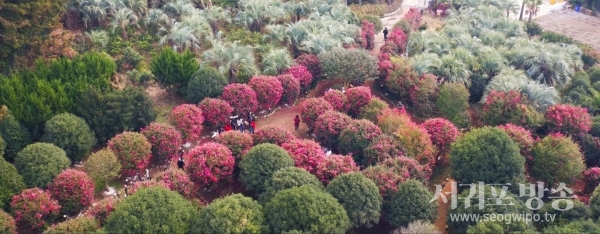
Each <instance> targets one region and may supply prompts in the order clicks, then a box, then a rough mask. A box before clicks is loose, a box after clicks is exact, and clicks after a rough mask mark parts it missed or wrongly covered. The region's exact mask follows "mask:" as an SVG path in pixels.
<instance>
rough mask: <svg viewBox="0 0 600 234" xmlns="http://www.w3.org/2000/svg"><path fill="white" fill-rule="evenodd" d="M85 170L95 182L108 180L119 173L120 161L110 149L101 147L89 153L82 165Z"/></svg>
mask: <svg viewBox="0 0 600 234" xmlns="http://www.w3.org/2000/svg"><path fill="white" fill-rule="evenodd" d="M83 169H84V170H85V172H86V173H87V174H88V175H90V177H92V178H93V179H94V180H96V181H97V182H100V183H102V182H105V183H106V182H108V181H110V180H112V179H115V178H117V177H118V176H119V173H121V163H120V162H119V159H118V158H117V156H116V155H115V153H113V152H112V151H110V150H108V149H103V150H100V151H98V152H95V153H93V154H92V155H90V157H89V158H88V160H87V161H86V162H85V164H84V165H83Z"/></svg>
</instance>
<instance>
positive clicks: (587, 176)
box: [583, 167, 600, 192]
mask: <svg viewBox="0 0 600 234" xmlns="http://www.w3.org/2000/svg"><path fill="white" fill-rule="evenodd" d="M583 181H585V187H586V192H593V191H594V189H596V187H598V185H599V184H600V167H592V168H590V169H587V170H586V171H584V172H583Z"/></svg>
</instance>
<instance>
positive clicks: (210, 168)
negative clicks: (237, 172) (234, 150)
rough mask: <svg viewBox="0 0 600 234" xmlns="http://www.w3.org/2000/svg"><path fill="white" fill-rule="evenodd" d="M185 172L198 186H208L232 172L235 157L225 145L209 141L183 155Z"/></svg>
mask: <svg viewBox="0 0 600 234" xmlns="http://www.w3.org/2000/svg"><path fill="white" fill-rule="evenodd" d="M184 158H185V161H186V164H185V168H184V169H185V172H187V173H188V175H189V176H190V178H191V179H192V181H194V182H195V183H196V184H198V185H200V186H210V185H214V184H216V183H218V182H219V181H221V180H222V179H225V178H227V177H229V176H230V175H231V173H232V172H233V166H234V164H235V159H234V158H233V155H232V154H231V151H230V150H229V149H228V148H227V146H224V145H221V144H219V143H214V142H209V143H206V144H204V145H201V146H198V147H196V148H194V149H192V151H190V152H188V153H187V154H185V155H184Z"/></svg>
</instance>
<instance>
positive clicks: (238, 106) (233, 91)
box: [221, 84, 258, 114]
mask: <svg viewBox="0 0 600 234" xmlns="http://www.w3.org/2000/svg"><path fill="white" fill-rule="evenodd" d="M221 99H223V100H225V101H226V102H228V103H229V105H231V107H233V111H234V113H239V114H244V113H248V112H254V111H256V108H258V99H257V98H256V92H254V89H252V88H251V87H250V86H249V85H247V84H230V85H227V86H225V88H224V89H223V94H221Z"/></svg>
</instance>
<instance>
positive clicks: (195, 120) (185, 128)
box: [169, 104, 204, 142]
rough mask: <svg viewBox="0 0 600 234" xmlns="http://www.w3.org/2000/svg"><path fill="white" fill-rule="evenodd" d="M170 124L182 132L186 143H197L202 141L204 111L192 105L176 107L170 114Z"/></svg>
mask: <svg viewBox="0 0 600 234" xmlns="http://www.w3.org/2000/svg"><path fill="white" fill-rule="evenodd" d="M169 122H170V123H171V124H172V125H173V126H175V128H177V129H178V130H179V131H180V132H181V137H183V140H184V141H186V142H195V141H198V140H200V132H202V123H204V117H203V116H202V110H200V108H198V107H197V106H195V105H191V104H181V105H179V106H176V107H175V108H173V110H172V111H171V113H170V114H169Z"/></svg>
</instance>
